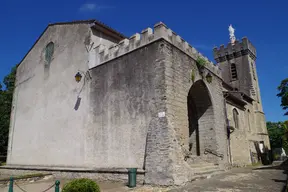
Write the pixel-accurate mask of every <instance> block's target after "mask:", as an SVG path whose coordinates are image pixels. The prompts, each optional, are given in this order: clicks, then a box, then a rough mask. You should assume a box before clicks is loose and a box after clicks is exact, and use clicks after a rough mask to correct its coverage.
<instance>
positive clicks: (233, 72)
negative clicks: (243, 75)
mask: <svg viewBox="0 0 288 192" xmlns="http://www.w3.org/2000/svg"><path fill="white" fill-rule="evenodd" d="M230 67H231V77H232V81H234V80H237V79H238V76H237V69H236V65H235V63H232V64H231V66H230Z"/></svg>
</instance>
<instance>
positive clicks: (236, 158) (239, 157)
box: [227, 104, 251, 166]
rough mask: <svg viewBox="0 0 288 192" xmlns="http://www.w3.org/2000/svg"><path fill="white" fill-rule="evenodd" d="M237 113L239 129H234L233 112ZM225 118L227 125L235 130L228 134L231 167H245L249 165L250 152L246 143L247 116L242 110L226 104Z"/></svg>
mask: <svg viewBox="0 0 288 192" xmlns="http://www.w3.org/2000/svg"><path fill="white" fill-rule="evenodd" d="M235 109H236V110H237V112H238V120H239V127H238V128H237V127H235V120H234V117H233V110H235ZM227 116H228V119H229V125H230V126H233V127H234V128H235V130H234V131H233V132H232V133H231V134H230V149H231V156H232V158H231V160H232V162H231V163H232V164H233V165H237V166H238V165H240V166H241V165H247V164H250V163H251V161H250V152H249V142H248V137H247V135H248V133H247V132H248V131H249V125H248V121H247V118H246V117H247V116H246V114H245V111H244V110H243V109H239V108H237V107H235V106H233V105H231V104H227Z"/></svg>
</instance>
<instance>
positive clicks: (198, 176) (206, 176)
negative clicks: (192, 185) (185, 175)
mask: <svg viewBox="0 0 288 192" xmlns="http://www.w3.org/2000/svg"><path fill="white" fill-rule="evenodd" d="M224 172H225V171H224V170H221V169H218V170H217V171H214V172H211V173H203V174H195V175H194V176H193V177H192V179H191V181H196V180H201V179H209V178H211V177H213V176H215V175H218V174H221V173H224Z"/></svg>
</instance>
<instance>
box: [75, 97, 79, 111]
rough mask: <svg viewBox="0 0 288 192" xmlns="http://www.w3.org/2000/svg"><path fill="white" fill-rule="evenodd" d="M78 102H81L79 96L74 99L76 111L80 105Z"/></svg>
mask: <svg viewBox="0 0 288 192" xmlns="http://www.w3.org/2000/svg"><path fill="white" fill-rule="evenodd" d="M80 104H81V97H77V100H76V103H75V106H74V110H75V111H77V110H78V109H79V107H80Z"/></svg>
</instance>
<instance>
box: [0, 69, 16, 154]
mask: <svg viewBox="0 0 288 192" xmlns="http://www.w3.org/2000/svg"><path fill="white" fill-rule="evenodd" d="M15 77H16V67H13V68H12V70H11V72H10V74H8V75H7V76H5V77H4V80H3V84H4V86H3V85H2V84H1V83H0V154H2V155H3V154H6V153H7V146H8V135H9V125H10V113H11V107H12V98H13V91H14V86H15Z"/></svg>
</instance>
